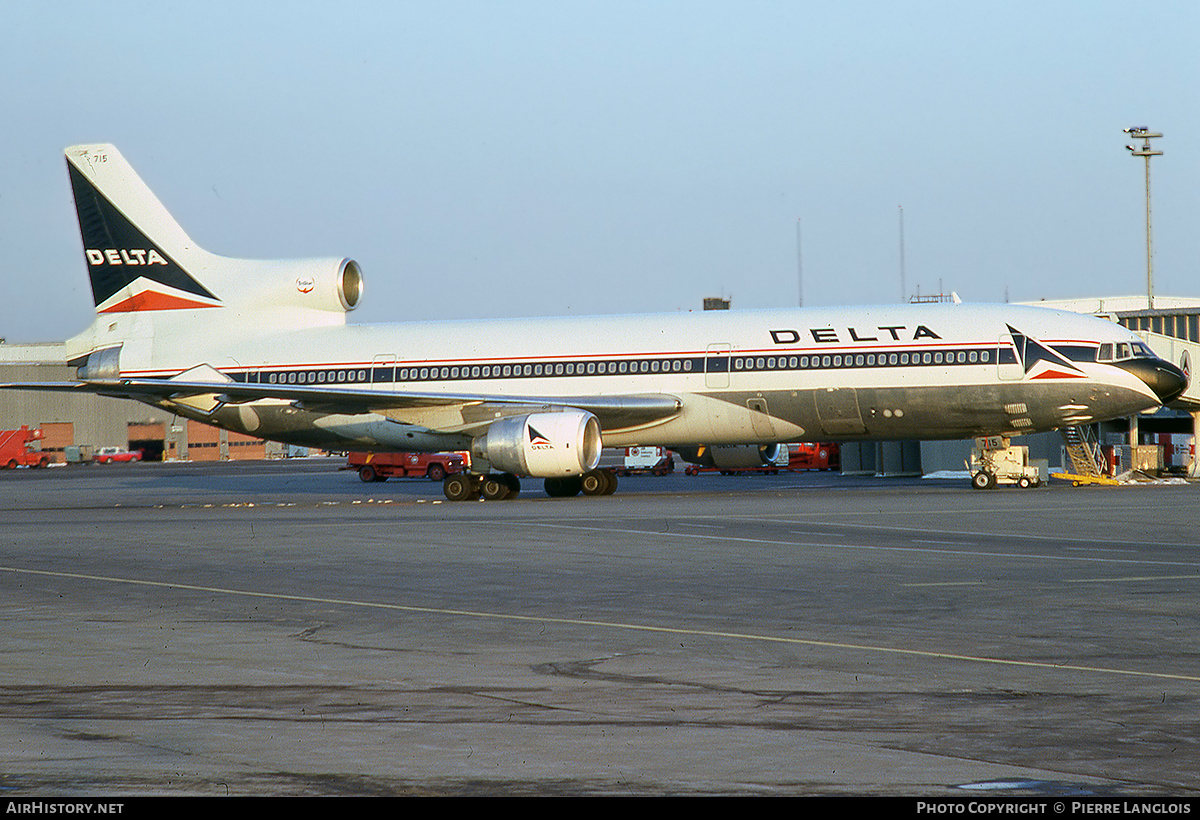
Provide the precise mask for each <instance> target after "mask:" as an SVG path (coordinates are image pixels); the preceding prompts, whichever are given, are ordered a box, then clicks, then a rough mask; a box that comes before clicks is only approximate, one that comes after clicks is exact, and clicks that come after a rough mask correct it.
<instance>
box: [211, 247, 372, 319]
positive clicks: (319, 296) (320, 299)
mask: <svg viewBox="0 0 1200 820" xmlns="http://www.w3.org/2000/svg"><path fill="white" fill-rule="evenodd" d="M251 267H253V268H256V269H251ZM234 290H235V292H234V293H231V294H229V295H228V296H225V295H224V294H223V298H226V300H227V302H229V303H230V304H241V305H248V306H253V307H266V308H279V307H283V308H304V309H307V310H319V311H325V312H329V313H336V314H344V313H348V312H349V311H352V310H354V309H355V308H356V307H358V305H359V303H360V302H362V295H363V276H362V268H360V267H359V265H358V263H357V262H355V261H354V260H353V259H296V260H291V259H287V260H284V259H280V260H269V261H262V262H256V263H240V264H239V281H238V284H237V286H236V288H235V289H234Z"/></svg>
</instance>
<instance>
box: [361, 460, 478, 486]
mask: <svg viewBox="0 0 1200 820" xmlns="http://www.w3.org/2000/svg"><path fill="white" fill-rule="evenodd" d="M468 458H469V456H467V455H466V454H465V453H351V454H350V456H349V458H347V460H346V466H345V467H343V468H342V469H343V470H357V471H358V477H359V478H360V479H362V480H363V481H387V480H388V479H389V478H391V477H392V476H399V477H401V478H403V477H408V476H417V477H424V478H428V479H429V480H430V481H441V480H442V479H443V478H445V477H446V476H448V475H453V474H454V473H461V472H462V471H463V470H465V469H466V466H467V464H468V463H469V462H468V461H467V459H468Z"/></svg>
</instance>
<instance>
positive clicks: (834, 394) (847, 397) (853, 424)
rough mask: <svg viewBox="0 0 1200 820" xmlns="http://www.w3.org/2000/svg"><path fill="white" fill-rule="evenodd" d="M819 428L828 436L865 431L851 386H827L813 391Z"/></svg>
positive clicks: (855, 394)
mask: <svg viewBox="0 0 1200 820" xmlns="http://www.w3.org/2000/svg"><path fill="white" fill-rule="evenodd" d="M813 402H814V403H815V404H816V410H817V418H818V419H820V421H821V430H823V431H824V432H825V434H826V435H830V436H860V435H862V434H863V433H865V432H867V426H866V425H865V424H864V423H863V420H862V413H861V412H860V411H859V409H858V391H857V390H855V389H854V388H853V387H827V388H825V389H819V388H818V389H817V390H814V391H813Z"/></svg>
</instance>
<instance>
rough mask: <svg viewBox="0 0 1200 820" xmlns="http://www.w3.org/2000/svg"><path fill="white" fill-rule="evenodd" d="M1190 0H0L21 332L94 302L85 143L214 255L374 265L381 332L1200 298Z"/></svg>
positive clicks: (13, 286)
mask: <svg viewBox="0 0 1200 820" xmlns="http://www.w3.org/2000/svg"><path fill="white" fill-rule="evenodd" d="M1198 9H1200V4H1196V3H1192V2H1155V3H1150V4H1135V3H1131V2H1121V3H1118V2H1069V3H1067V2H1046V0H1042V2H1004V3H972V2H961V1H960V2H911V0H910V1H907V2H903V3H882V2H839V3H824V2H822V3H817V2H812V3H809V2H753V1H750V2H747V0H737V1H736V2H601V3H588V2H519V1H516V0H513V1H510V2H421V3H409V2H388V3H368V2H353V0H350V1H349V2H347V0H342V1H341V2H339V3H336V4H334V3H313V2H295V1H294V0H293V1H292V2H287V3H255V2H249V1H248V0H243V1H242V2H220V1H218V2H205V3H188V4H182V3H156V2H128V1H122V0H106V1H105V2H104V3H95V2H87V3H84V2H22V0H8V2H6V3H4V4H3V5H2V6H0V111H2V112H3V119H2V120H0V121H2V122H3V123H4V128H3V134H4V140H3V145H4V148H5V151H4V154H3V156H2V157H0V281H2V282H3V284H4V293H5V296H4V298H3V299H0V336H4V337H7V338H8V340H9V341H11V342H16V341H35V340H54V339H60V338H65V337H67V336H69V335H72V334H74V333H77V332H79V331H80V330H82V329H83V328H84V327H85V326H86V325H87V324H88V323H89V322H90V321H91V316H92V305H91V296H90V292H89V289H88V286H87V282H86V272H85V267H84V260H83V253H82V248H81V246H80V241H79V238H78V231H77V224H76V220H75V214H74V207H73V204H72V201H71V195H70V187H69V184H68V181H67V174H66V169H65V164H64V161H63V158H62V149H63V148H64V147H66V146H67V145H71V144H75V143H81V142H112V143H115V144H116V145H117V146H118V147H119V148H120V149H121V151H122V153H123V154H124V155H125V156H126V158H128V159H129V160H130V162H132V163H133V165H134V167H135V168H137V170H138V172H139V173H140V174H141V175H142V177H143V178H144V179H145V180H146V181H147V183H148V184H149V185H150V187H151V188H152V189H153V190H154V191H155V192H156V193H157V194H158V195H159V197H160V198H161V199H162V200H163V202H164V203H165V204H166V205H167V207H168V209H169V210H171V212H172V213H173V214H174V215H175V216H176V218H177V219H179V221H180V223H181V224H182V225H183V227H184V228H185V230H187V231H188V232H189V233H190V234H191V235H192V237H193V238H194V239H196V240H197V241H198V242H199V243H200V244H201V245H202V246H204V247H206V248H207V249H208V250H211V251H213V252H215V253H220V254H223V255H229V256H247V257H260V258H264V257H289V256H314V255H320V256H326V255H332V256H342V255H345V256H352V257H354V258H355V259H357V260H358V261H359V262H360V263H361V264H362V266H363V268H364V271H365V275H366V282H367V290H366V299H365V301H364V304H363V306H362V307H361V308H360V309H359V310H358V311H356V312H355V313H354V314H352V319H353V320H354V321H391V320H402V319H403V320H407V319H425V318H430V319H434V318H453V317H487V316H524V315H554V314H562V313H576V314H586V313H626V312H642V311H674V310H681V309H682V310H689V309H695V308H699V305H700V301H701V299H702V298H703V297H704V296H708V295H724V296H727V297H731V298H732V299H733V304H734V307H735V309H737V308H753V307H775V306H789V305H794V304H795V303H796V300H797V281H796V280H797V263H796V227H795V226H796V221H797V219H800V220H802V225H803V265H804V297H805V304H807V305H838V304H856V303H865V302H884V301H893V302H894V301H899V299H900V286H899V250H898V244H899V243H898V210H897V209H898V206H901V205H903V207H904V221H905V229H906V230H905V244H906V268H907V280H908V284H909V291H910V292H911V291H914V290H916V288H917V287H918V286H919V287H920V289H921V291H922V292H923V293H927V292H930V291H935V290H937V288H938V283H939V281H940V282H941V283H942V286H943V287H944V288H945V289H946V290H950V289H953V290H955V291H957V292H958V293H959V294H960V295H961V296H962V297H963V298H964V299H967V300H971V301H1003V300H1004V299H1005V297H1006V295H1007V296H1008V298H1009V299H1011V300H1012V301H1023V300H1031V299H1039V298H1063V297H1073V296H1087V295H1115V294H1124V293H1141V292H1144V288H1145V234H1144V221H1143V220H1144V211H1143V208H1144V199H1143V165H1142V161H1141V160H1137V159H1134V158H1131V157H1129V156H1128V152H1126V151H1125V150H1124V148H1123V146H1124V145H1125V143H1126V142H1127V139H1126V136H1125V135H1124V134H1122V133H1121V129H1122V128H1124V127H1127V126H1138V125H1145V126H1149V127H1151V128H1154V129H1156V130H1159V131H1162V132H1164V133H1165V134H1166V136H1165V137H1164V138H1163V139H1162V140H1159V141H1158V145H1157V147H1159V148H1161V149H1162V150H1164V151H1165V152H1166V153H1165V156H1163V157H1159V158H1156V159H1155V160H1154V167H1153V172H1154V216H1155V220H1154V224H1155V234H1154V236H1155V251H1156V254H1155V282H1156V292H1157V293H1159V294H1163V295H1166V294H1170V295H1197V296H1200V283H1197V281H1196V275H1197V273H1198V265H1197V262H1198V259H1200V238H1198V237H1200V231H1197V229H1196V222H1197V216H1198V208H1197V205H1198V203H1200V196H1198V195H1197V185H1198V183H1200V173H1198V170H1200V161H1198V157H1200V106H1198V105H1197V102H1198V100H1197V89H1200V57H1198V56H1197V54H1198V49H1197V46H1198V45H1200V36H1198V35H1200V11H1198Z"/></svg>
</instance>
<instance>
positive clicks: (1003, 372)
mask: <svg viewBox="0 0 1200 820" xmlns="http://www.w3.org/2000/svg"><path fill="white" fill-rule="evenodd" d="M1024 342H1025V338H1024V337H1021V338H1020V339H1014V338H1013V337H1012V334H1011V333H1004V334H1002V335H1001V336H1000V344H998V345H997V346H996V375H997V376H999V377H1000V380H1001V381H1010V382H1011V381H1020V380H1021V379H1022V378H1024V377H1025V366H1024V364H1023V362H1024V360H1025V351H1024V349H1023V347H1021V346H1022V345H1024ZM1014 350H1015V351H1016V352H1015V354H1014Z"/></svg>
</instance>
